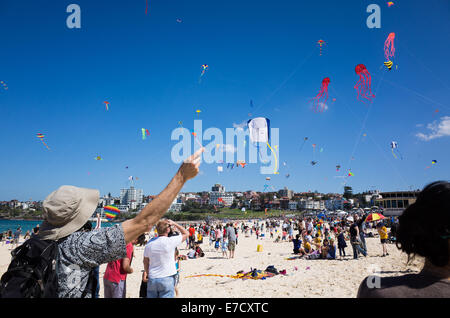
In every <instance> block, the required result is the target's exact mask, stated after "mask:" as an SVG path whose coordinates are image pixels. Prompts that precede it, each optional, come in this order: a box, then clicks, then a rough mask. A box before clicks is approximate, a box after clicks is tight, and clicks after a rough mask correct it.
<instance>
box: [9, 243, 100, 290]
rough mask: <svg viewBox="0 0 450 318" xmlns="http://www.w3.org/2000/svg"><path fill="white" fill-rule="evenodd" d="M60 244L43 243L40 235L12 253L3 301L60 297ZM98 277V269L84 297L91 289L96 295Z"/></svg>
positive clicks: (91, 276)
mask: <svg viewBox="0 0 450 318" xmlns="http://www.w3.org/2000/svg"><path fill="white" fill-rule="evenodd" d="M64 239H65V238H63V239H61V240H59V241H51V240H41V239H39V238H37V237H36V236H33V237H31V238H30V239H28V240H27V241H25V242H24V243H23V244H22V245H21V246H19V247H17V248H16V249H14V250H13V251H12V252H11V256H12V260H11V263H10V264H9V267H8V270H7V272H6V273H4V274H3V276H2V277H1V280H0V298H58V276H57V262H58V259H59V252H58V244H59V243H61V242H62V241H63V240H64ZM96 287H97V277H96V276H95V275H94V269H92V270H91V271H90V273H89V280H88V283H87V285H86V288H85V290H84V291H83V294H82V296H81V297H82V298H84V297H85V296H86V294H87V292H88V291H89V290H90V291H91V295H92V297H94V295H95V291H96Z"/></svg>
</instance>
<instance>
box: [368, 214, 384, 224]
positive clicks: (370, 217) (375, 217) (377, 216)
mask: <svg viewBox="0 0 450 318" xmlns="http://www.w3.org/2000/svg"><path fill="white" fill-rule="evenodd" d="M384 218H385V217H384V215H383V214H380V213H376V212H374V213H370V214H369V215H368V216H367V217H366V222H373V221H379V220H382V219H384Z"/></svg>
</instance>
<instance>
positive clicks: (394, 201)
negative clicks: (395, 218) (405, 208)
mask: <svg viewBox="0 0 450 318" xmlns="http://www.w3.org/2000/svg"><path fill="white" fill-rule="evenodd" d="M396 207H397V201H396V200H392V208H394V209H395V208H396Z"/></svg>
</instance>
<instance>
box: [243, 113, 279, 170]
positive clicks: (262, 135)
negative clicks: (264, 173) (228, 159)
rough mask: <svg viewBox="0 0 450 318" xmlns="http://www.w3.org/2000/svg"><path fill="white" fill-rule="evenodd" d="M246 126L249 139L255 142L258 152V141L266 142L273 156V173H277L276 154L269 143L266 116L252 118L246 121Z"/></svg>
mask: <svg viewBox="0 0 450 318" xmlns="http://www.w3.org/2000/svg"><path fill="white" fill-rule="evenodd" d="M247 126H248V131H249V135H250V141H251V142H253V143H256V147H257V149H258V152H259V143H260V142H261V143H266V144H267V146H268V147H269V149H270V150H271V151H272V153H273V155H274V157H275V170H274V174H278V172H277V168H278V163H277V155H276V153H275V152H274V151H273V149H272V147H271V146H270V144H269V142H270V133H269V132H270V120H269V119H268V118H264V117H257V118H253V119H250V120H249V121H248V122H247ZM260 156H261V153H260Z"/></svg>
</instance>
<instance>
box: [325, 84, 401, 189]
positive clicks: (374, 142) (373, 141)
mask: <svg viewBox="0 0 450 318" xmlns="http://www.w3.org/2000/svg"><path fill="white" fill-rule="evenodd" d="M331 88H332V90H333V92H334V94H336V95H337V96H338V98H339V99H340V100H342V102H343V103H344V105H345V106H346V107H347V108H348V109H349V111H350V112H351V113H352V115H353V116H354V117H355V118H357V119H358V115H356V114H355V112H354V111H353V110H352V108H351V107H350V106H349V104H348V103H347V102H346V101H345V99H343V98H341V97H340V96H339V94H338V93H337V92H336V91H335V90H334V88H333V87H331ZM366 130H367V129H366ZM368 137H369V138H370V140H371V141H372V143H373V144H374V145H376V146H377V148H378V150H379V151H380V153H381V154H382V155H383V157H384V159H385V160H386V161H387V162H388V163H389V164H390V165H391V167H392V168H393V169H394V170H395V171H396V172H397V174H398V175H399V177H400V178H401V179H402V181H403V182H404V184H405V185H406V186H407V182H406V181H405V179H404V178H403V176H402V174H401V173H400V171H399V170H398V169H397V167H395V166H394V165H393V164H392V162H391V161H390V160H389V158H388V157H387V156H386V154H385V152H384V150H383V149H382V147H381V146H380V145H379V144H378V143H377V142H376V141H375V140H374V139H373V138H372V136H371V135H370V134H368ZM347 178H348V176H347V177H345V179H347Z"/></svg>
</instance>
